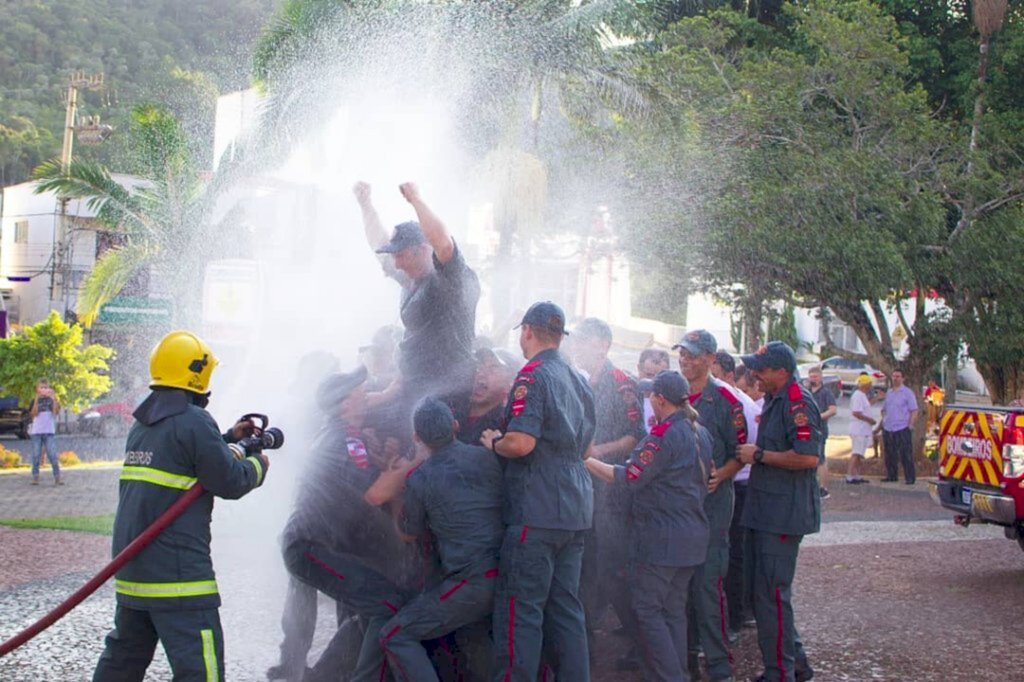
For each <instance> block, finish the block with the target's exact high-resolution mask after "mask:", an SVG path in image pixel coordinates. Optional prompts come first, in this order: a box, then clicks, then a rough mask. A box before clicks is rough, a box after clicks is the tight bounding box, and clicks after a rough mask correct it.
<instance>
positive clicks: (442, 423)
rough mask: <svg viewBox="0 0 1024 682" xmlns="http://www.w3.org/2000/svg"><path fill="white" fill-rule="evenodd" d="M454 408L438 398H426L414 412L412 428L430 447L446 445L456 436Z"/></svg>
mask: <svg viewBox="0 0 1024 682" xmlns="http://www.w3.org/2000/svg"><path fill="white" fill-rule="evenodd" d="M454 422H455V416H454V415H453V414H452V408H450V407H448V404H447V403H445V402H444V401H443V400H440V399H438V398H429V397H428V398H424V399H423V400H421V401H420V402H419V404H417V405H416V410H415V411H414V412H413V414H412V428H413V430H414V431H415V432H416V436H417V437H419V439H420V440H421V441H423V442H424V443H425V444H426V445H427V446H428V447H438V446H441V445H445V444H447V443H449V442H451V440H452V439H453V438H454V437H455V425H454Z"/></svg>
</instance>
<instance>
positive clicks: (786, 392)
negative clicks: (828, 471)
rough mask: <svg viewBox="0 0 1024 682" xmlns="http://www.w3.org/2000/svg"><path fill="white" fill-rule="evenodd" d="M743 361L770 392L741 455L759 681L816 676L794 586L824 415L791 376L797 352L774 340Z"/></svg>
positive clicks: (815, 515)
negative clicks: (746, 475)
mask: <svg viewBox="0 0 1024 682" xmlns="http://www.w3.org/2000/svg"><path fill="white" fill-rule="evenodd" d="M743 364H744V365H745V366H746V367H747V368H748V369H749V370H750V371H751V372H752V373H753V375H754V377H755V378H756V379H757V381H759V382H760V383H761V386H762V387H763V388H764V391H765V403H764V411H763V412H762V413H761V423H760V428H759V429H758V433H757V443H756V444H755V443H746V444H741V445H740V446H738V447H737V448H736V457H737V458H738V459H739V460H740V461H741V462H742V463H743V464H751V465H752V468H751V470H750V485H749V488H748V491H747V501H746V506H745V507H744V509H743V525H744V526H746V527H747V528H749V529H750V534H751V543H752V556H751V560H752V563H753V571H754V586H753V596H754V617H755V618H756V619H757V640H758V644H759V645H760V647H761V658H762V660H763V661H764V668H765V670H764V674H763V675H761V676H760V677H759V678H758V679H759V680H761V682H794V680H795V681H796V682H802V681H803V680H809V679H811V678H813V677H814V671H813V670H812V669H811V667H810V665H808V663H807V655H806V654H805V653H804V648H803V644H802V643H801V641H800V635H799V634H798V633H797V630H796V623H795V620H794V616H793V604H792V588H793V579H794V577H795V575H796V561H797V553H798V552H799V550H800V542H801V540H803V536H804V535H807V534H808V533H817V532H818V530H819V528H820V526H821V495H820V493H819V492H818V480H817V476H816V475H815V471H816V470H817V468H818V465H819V464H820V463H821V460H822V452H823V450H822V447H821V442H822V439H821V418H820V417H819V415H818V407H817V405H816V404H815V402H814V399H813V398H812V397H811V394H810V392H809V391H808V390H807V389H805V388H802V387H801V386H800V384H799V383H797V381H796V380H795V378H794V375H795V374H796V355H795V354H794V353H793V349H792V348H790V347H789V346H787V345H786V344H785V343H783V342H781V341H772V342H770V343H768V344H767V345H765V346H762V347H761V348H759V349H758V351H757V352H756V353H754V354H752V355H744V356H743Z"/></svg>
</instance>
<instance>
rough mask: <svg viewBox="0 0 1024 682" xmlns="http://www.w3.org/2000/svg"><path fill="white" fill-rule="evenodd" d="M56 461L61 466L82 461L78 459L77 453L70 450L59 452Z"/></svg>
mask: <svg viewBox="0 0 1024 682" xmlns="http://www.w3.org/2000/svg"><path fill="white" fill-rule="evenodd" d="M57 461H58V462H60V465H61V466H62V467H66V466H72V465H74V464H81V463H82V460H80V459H78V455H76V454H75V453H74V452H73V451H72V450H65V451H64V452H62V453H60V455H58V456H57Z"/></svg>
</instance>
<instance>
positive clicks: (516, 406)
mask: <svg viewBox="0 0 1024 682" xmlns="http://www.w3.org/2000/svg"><path fill="white" fill-rule="evenodd" d="M525 409H526V401H525V400H513V401H512V416H513V417H518V416H519V415H521V414H522V413H523V411H524V410H525Z"/></svg>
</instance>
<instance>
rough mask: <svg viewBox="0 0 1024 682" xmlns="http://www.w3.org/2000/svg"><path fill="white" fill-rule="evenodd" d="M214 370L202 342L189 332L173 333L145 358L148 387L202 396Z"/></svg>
mask: <svg viewBox="0 0 1024 682" xmlns="http://www.w3.org/2000/svg"><path fill="white" fill-rule="evenodd" d="M216 366H217V358H216V357H214V355H213V351H212V350H211V349H210V347H209V346H207V345H206V342H205V341H203V340H202V339H200V338H199V337H198V336H196V335H195V334H193V333H192V332H186V331H174V332H171V333H169V334H168V335H167V336H165V337H164V338H162V339H161V340H160V343H158V344H156V348H154V349H153V352H152V353H151V354H150V356H149V377H150V382H149V386H150V388H153V387H156V386H166V387H168V388H181V389H184V390H186V391H192V392H193V393H206V392H207V390H208V389H209V386H210V375H211V374H213V368H214V367H216Z"/></svg>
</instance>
